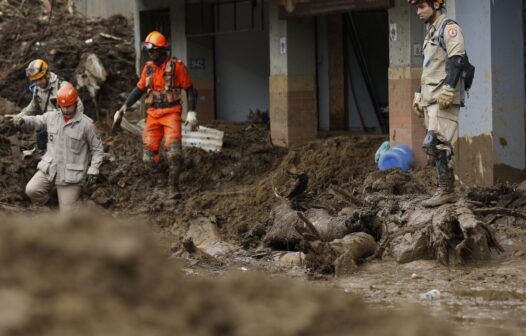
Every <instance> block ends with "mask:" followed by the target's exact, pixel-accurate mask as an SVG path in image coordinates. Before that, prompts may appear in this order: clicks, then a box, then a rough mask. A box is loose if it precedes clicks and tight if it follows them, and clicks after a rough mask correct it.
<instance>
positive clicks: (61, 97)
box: [57, 84, 79, 107]
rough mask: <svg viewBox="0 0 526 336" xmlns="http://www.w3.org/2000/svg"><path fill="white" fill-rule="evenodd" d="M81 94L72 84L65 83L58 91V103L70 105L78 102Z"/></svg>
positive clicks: (63, 105)
mask: <svg viewBox="0 0 526 336" xmlns="http://www.w3.org/2000/svg"><path fill="white" fill-rule="evenodd" d="M78 99H79V94H78V92H77V89H75V87H74V86H73V85H71V84H66V85H64V86H63V87H62V88H61V89H60V90H58V92H57V103H58V105H59V106H60V107H68V106H71V105H73V104H76V103H77V100H78Z"/></svg>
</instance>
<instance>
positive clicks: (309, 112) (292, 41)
mask: <svg viewBox="0 0 526 336" xmlns="http://www.w3.org/2000/svg"><path fill="white" fill-rule="evenodd" d="M269 4H270V10H269V21H270V37H269V38H270V79H269V91H270V131H271V137H272V142H273V143H274V144H275V145H278V146H290V145H294V144H298V143H302V142H305V141H307V140H312V139H314V138H316V134H317V128H318V122H317V113H316V58H315V47H316V46H315V25H314V18H312V17H310V18H301V19H294V20H282V19H280V18H279V16H278V4H277V3H276V2H275V1H270V3H269Z"/></svg>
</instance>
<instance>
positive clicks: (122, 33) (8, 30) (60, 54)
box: [0, 0, 137, 119]
mask: <svg viewBox="0 0 526 336" xmlns="http://www.w3.org/2000/svg"><path fill="white" fill-rule="evenodd" d="M51 5H52V6H51ZM72 5H73V1H71V0H54V1H47V0H4V1H0V44H1V45H2V49H1V50H0V58H1V59H2V62H1V63H0V96H2V97H5V98H7V99H9V100H11V101H13V102H14V103H16V104H17V105H18V106H22V107H23V106H26V105H27V103H28V102H29V100H30V99H31V95H30V94H29V93H28V92H27V87H28V84H29V83H28V82H27V79H26V78H25V72H24V69H25V67H27V65H28V64H29V62H30V61H31V60H33V59H36V58H42V59H44V60H46V61H47V62H48V63H49V66H50V70H51V71H53V72H56V73H57V74H58V75H60V76H62V77H64V78H65V79H66V80H69V81H72V82H74V83H75V84H76V83H77V80H76V74H75V72H76V71H77V68H78V67H79V65H80V63H81V59H83V58H86V54H87V53H93V54H95V55H97V56H98V58H99V59H100V60H101V61H102V64H103V66H104V68H105V71H106V72H107V79H106V81H105V82H104V84H102V87H101V89H100V92H99V93H98V100H97V101H98V104H99V107H100V110H101V114H102V116H107V115H108V114H109V115H110V116H111V114H112V113H113V112H114V111H115V110H116V109H117V107H118V106H119V105H121V104H122V101H119V99H122V98H119V95H120V94H121V93H122V92H128V91H129V90H130V89H131V86H133V85H130V83H133V82H134V81H136V79H137V75H136V71H135V49H134V46H133V25H132V23H131V22H130V20H129V19H127V18H125V17H124V16H119V15H116V16H112V17H110V18H108V19H91V18H90V19H88V18H86V17H84V16H82V15H81V14H79V13H77V12H75V10H74V7H73V6H72ZM28 18H29V19H28ZM80 94H81V97H82V100H83V102H84V103H85V106H86V107H87V108H86V111H87V113H88V115H89V116H90V117H92V118H93V119H95V118H96V112H95V106H94V103H93V100H92V99H91V97H90V94H89V92H88V89H86V88H83V89H81V90H80Z"/></svg>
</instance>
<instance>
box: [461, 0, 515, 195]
mask: <svg viewBox="0 0 526 336" xmlns="http://www.w3.org/2000/svg"><path fill="white" fill-rule="evenodd" d="M455 6H456V17H457V19H458V22H459V23H460V25H461V27H462V29H463V31H464V36H465V39H466V49H467V52H468V55H469V58H470V61H471V63H472V64H474V65H475V67H476V74H475V81H474V84H473V87H472V89H471V92H470V98H469V99H468V100H467V102H466V107H465V108H462V109H461V112H460V123H459V153H458V156H457V161H458V163H457V166H458V175H459V177H460V179H461V180H462V181H463V182H464V183H466V184H468V185H482V186H491V185H493V184H494V183H497V182H499V181H510V180H511V181H520V180H523V179H524V175H523V173H522V171H521V170H522V169H524V165H525V140H524V63H523V62H524V55H523V48H522V46H523V36H522V33H523V23H522V20H523V19H522V3H521V1H493V0H463V1H456V3H455Z"/></svg>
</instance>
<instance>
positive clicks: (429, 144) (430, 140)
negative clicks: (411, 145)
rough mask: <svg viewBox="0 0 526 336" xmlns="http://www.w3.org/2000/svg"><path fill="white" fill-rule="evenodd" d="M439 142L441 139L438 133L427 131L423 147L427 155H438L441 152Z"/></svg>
mask: <svg viewBox="0 0 526 336" xmlns="http://www.w3.org/2000/svg"><path fill="white" fill-rule="evenodd" d="M439 144H440V140H438V133H435V132H433V131H429V132H427V134H426V137H425V138H424V142H423V143H422V149H423V150H424V152H426V154H427V155H429V156H432V157H436V156H437V155H438V152H439V151H438V148H437V145H439Z"/></svg>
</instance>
